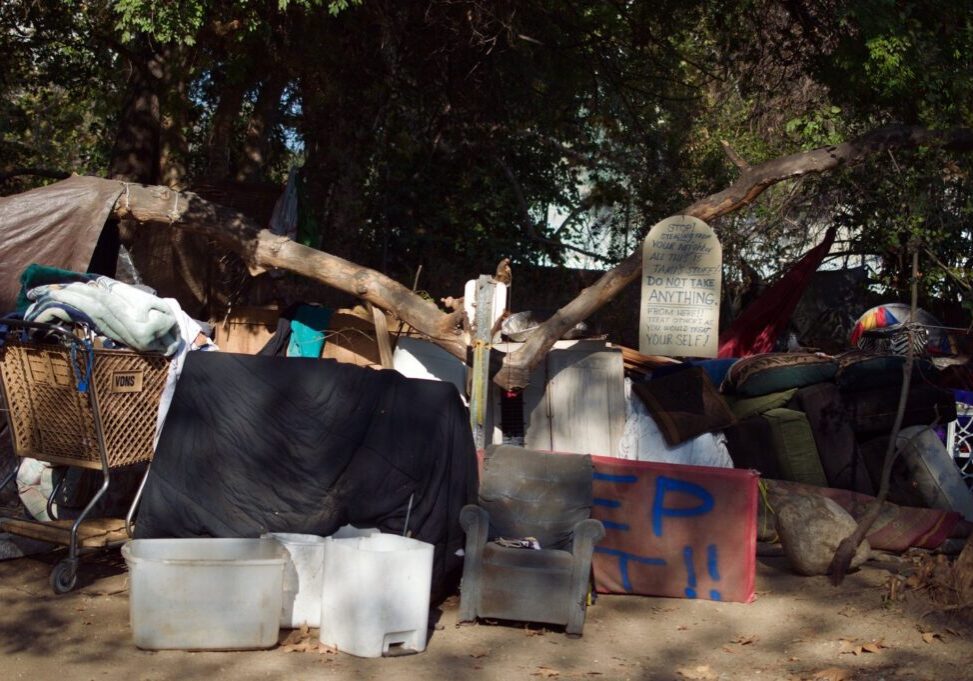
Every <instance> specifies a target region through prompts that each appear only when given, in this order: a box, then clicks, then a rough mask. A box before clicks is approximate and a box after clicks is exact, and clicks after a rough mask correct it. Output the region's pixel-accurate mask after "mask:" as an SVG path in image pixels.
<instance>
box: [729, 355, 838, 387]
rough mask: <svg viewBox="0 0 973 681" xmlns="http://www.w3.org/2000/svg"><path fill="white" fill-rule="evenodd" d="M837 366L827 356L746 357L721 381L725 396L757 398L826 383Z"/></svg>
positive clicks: (731, 368) (831, 377)
mask: <svg viewBox="0 0 973 681" xmlns="http://www.w3.org/2000/svg"><path fill="white" fill-rule="evenodd" d="M837 370H838V365H837V364H835V361H834V360H833V359H832V358H831V357H828V356H827V355H813V354H810V353H799V352H778V353H768V354H765V355H754V356H753V357H745V358H744V359H741V360H740V361H738V362H737V363H736V364H734V365H733V366H732V367H730V370H729V371H728V372H727V374H726V378H725V379H724V380H723V386H722V390H723V392H725V393H731V394H737V395H744V396H746V397H756V396H758V395H767V394H768V393H775V392H781V391H783V390H790V389H791V388H803V387H804V386H806V385H812V384H814V383H825V382H827V381H830V380H832V379H833V378H834V375H835V372H836V371H837Z"/></svg>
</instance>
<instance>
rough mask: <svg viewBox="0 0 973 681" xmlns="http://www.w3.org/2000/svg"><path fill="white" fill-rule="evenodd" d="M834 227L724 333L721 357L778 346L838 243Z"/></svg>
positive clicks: (771, 348)
mask: <svg viewBox="0 0 973 681" xmlns="http://www.w3.org/2000/svg"><path fill="white" fill-rule="evenodd" d="M834 236H835V229H834V227H832V228H831V229H829V230H828V233H827V234H826V235H825V237H824V241H822V242H821V243H820V244H818V245H817V246H815V247H814V248H812V249H811V250H810V251H808V252H807V253H805V254H804V256H803V257H802V258H801V259H800V260H798V261H797V263H796V264H795V265H794V266H793V267H791V269H790V270H788V272H787V274H785V275H784V276H783V277H781V278H780V280H779V281H778V282H777V283H776V284H774V285H773V286H771V287H770V288H769V289H767V290H766V291H765V292H764V293H763V295H761V296H760V298H758V299H757V300H756V301H754V302H753V303H752V304H751V305H750V306H749V307H747V309H746V310H744V311H743V314H741V315H740V316H739V317H738V318H737V319H735V320H734V321H733V324H731V325H730V328H728V329H727V330H726V331H724V332H723V333H722V334H720V349H719V352H718V354H717V357H723V358H726V357H749V356H750V355H759V354H761V353H764V352H771V351H773V349H774V341H775V340H777V337H778V336H779V335H780V332H781V331H783V330H784V327H786V326H787V322H788V320H790V318H791V315H792V314H794V308H796V307H797V303H798V302H799V301H800V300H801V296H802V295H803V294H804V290H805V289H806V288H807V285H808V283H810V281H811V275H813V274H814V273H815V272H816V271H817V269H818V266H819V265H820V264H821V261H822V260H824V256H826V255H827V254H828V251H830V250H831V244H833V243H834Z"/></svg>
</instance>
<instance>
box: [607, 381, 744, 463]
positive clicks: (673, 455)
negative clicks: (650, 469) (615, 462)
mask: <svg viewBox="0 0 973 681" xmlns="http://www.w3.org/2000/svg"><path fill="white" fill-rule="evenodd" d="M618 458H620V459H631V460H635V461H658V462H660V463H682V464H689V465H692V466H713V467H717V468H733V460H732V459H731V458H730V453H729V451H727V448H726V436H725V435H723V433H703V434H702V435H700V436H699V437H696V438H693V439H692V440H688V441H686V442H683V443H682V444H679V445H676V446H674V447H673V446H670V445H669V444H668V443H667V442H666V439H665V437H664V436H663V435H662V431H661V430H659V426H658V425H656V422H655V419H653V418H652V416H651V415H650V414H649V410H648V409H646V408H645V405H644V404H642V400H640V399H639V397H638V395H635V394H634V393H633V392H632V381H631V379H628V378H626V379H625V429H624V430H623V431H622V438H621V440H620V441H619V444H618Z"/></svg>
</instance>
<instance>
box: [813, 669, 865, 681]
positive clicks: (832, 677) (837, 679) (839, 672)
mask: <svg viewBox="0 0 973 681" xmlns="http://www.w3.org/2000/svg"><path fill="white" fill-rule="evenodd" d="M854 677H855V672H853V671H851V670H850V669H842V668H841V667H828V668H827V669H822V670H821V671H819V672H818V673H816V674H815V675H814V676H812V677H811V678H812V679H814V681H849V680H850V679H853V678H854Z"/></svg>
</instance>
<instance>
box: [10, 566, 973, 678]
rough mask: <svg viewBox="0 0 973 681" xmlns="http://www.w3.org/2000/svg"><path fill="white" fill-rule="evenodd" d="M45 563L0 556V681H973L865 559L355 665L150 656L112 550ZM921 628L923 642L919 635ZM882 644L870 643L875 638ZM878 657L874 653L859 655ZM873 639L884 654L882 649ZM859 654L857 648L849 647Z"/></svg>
mask: <svg viewBox="0 0 973 681" xmlns="http://www.w3.org/2000/svg"><path fill="white" fill-rule="evenodd" d="M53 560H54V557H52V556H44V557H41V558H39V559H38V558H23V559H18V560H13V561H7V562H3V563H0V678H2V679H3V680H4V681H13V680H15V679H23V680H25V681H28V680H29V681H46V680H54V679H56V680H58V681H73V680H74V679H81V680H91V681H116V680H117V681H162V680H168V679H204V678H205V679H227V680H230V679H232V680H233V681H246V680H249V679H287V680H288V681H291V680H294V681H296V680H301V679H315V680H317V679H323V678H331V679H349V680H351V679H355V680H357V679H362V680H369V679H374V680H376V681H378V680H379V679H380V680H382V681H390V680H394V679H476V680H482V681H488V680H489V681H494V680H495V681H515V680H517V679H527V680H532V679H557V680H563V679H605V680H609V679H610V680H614V679H633V680H634V679H639V680H641V679H676V680H681V681H685V680H686V679H701V680H707V679H811V678H814V677H815V675H816V674H818V673H821V672H825V673H829V674H830V675H826V676H824V677H823V678H825V679H828V680H829V681H835V680H841V679H888V680H890V681H907V680H919V679H937V680H939V679H942V680H944V681H946V680H949V681H953V680H960V679H973V647H971V646H970V645H969V643H968V640H969V639H968V634H969V632H968V630H966V629H964V628H962V627H960V626H959V625H957V624H955V623H948V622H946V621H945V619H943V616H940V615H933V616H927V617H925V618H921V617H920V615H921V614H922V613H923V612H924V611H926V610H928V607H929V606H928V604H925V605H924V604H923V603H922V602H920V601H913V602H910V601H906V602H904V603H883V599H882V595H883V593H884V587H883V585H884V583H885V580H886V579H887V577H888V575H889V573H888V572H887V571H886V570H884V569H882V568H880V567H876V566H873V565H871V564H869V565H868V566H867V567H866V568H865V569H862V570H861V571H859V572H858V573H855V574H853V575H851V576H850V577H849V578H848V579H846V580H845V583H844V584H843V585H842V586H841V587H838V588H834V587H832V586H831V585H830V584H829V583H828V582H827V580H826V579H825V578H823V577H813V578H808V577H797V576H795V575H792V574H790V573H789V572H787V569H786V566H785V564H784V562H783V559H780V558H762V559H760V560H759V561H758V567H757V591H758V598H757V600H756V601H755V602H754V603H752V604H749V605H741V604H733V603H712V602H706V601H688V600H679V599H662V598H642V597H637V596H610V597H605V596H603V597H601V598H599V600H598V603H597V604H596V605H595V606H594V607H592V608H591V609H590V610H589V615H588V621H587V624H586V627H585V635H584V638H582V639H579V640H571V639H567V638H566V637H565V636H564V634H563V633H558V632H557V631H546V630H544V629H540V628H537V627H534V628H526V627H524V626H522V625H520V626H518V625H509V626H504V625H485V624H479V625H474V626H465V627H456V626H455V623H456V602H454V600H451V601H447V602H446V603H445V604H444V605H443V606H442V608H441V609H440V613H439V623H438V624H437V628H436V630H434V631H433V632H432V637H431V639H430V641H429V647H428V649H427V651H426V652H425V653H422V654H420V655H414V656H410V657H401V658H388V659H378V660H364V659H358V658H355V657H352V656H350V655H345V654H318V653H300V652H284V650H283V649H281V648H277V649H274V650H268V651H256V652H236V653H212V652H201V653H188V652H169V651H166V652H149V651H142V650H138V649H137V648H135V647H134V645H132V642H131V636H130V632H129V627H128V591H127V585H128V583H127V574H126V572H125V568H124V564H123V563H122V562H121V560H120V558H118V556H117V554H115V555H114V556H110V557H107V558H103V559H99V560H98V561H97V562H95V563H92V562H90V561H89V562H88V563H87V564H85V565H84V566H83V568H82V575H81V578H80V580H79V586H78V588H77V589H76V590H75V591H74V592H72V593H70V594H68V595H65V596H54V595H53V593H52V592H51V591H50V589H49V587H48V585H47V575H48V572H49V569H50V565H51V563H52V561H53ZM923 632H926V636H923ZM875 641H879V642H880V643H877V644H876V643H873V642H875ZM868 643H872V645H870V646H867V648H871V649H873V650H875V651H876V652H868V651H867V649H866V648H865V647H863V646H865V644H868ZM879 646H881V647H879ZM856 653H857V654H856Z"/></svg>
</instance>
